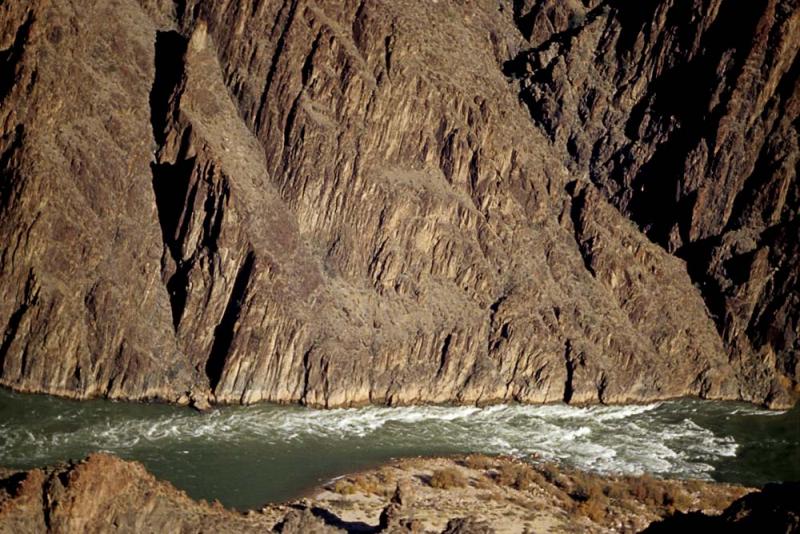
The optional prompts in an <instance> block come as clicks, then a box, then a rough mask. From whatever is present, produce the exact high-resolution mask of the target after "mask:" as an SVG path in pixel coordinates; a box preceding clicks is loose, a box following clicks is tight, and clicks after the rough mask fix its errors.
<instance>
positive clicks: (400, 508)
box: [0, 453, 800, 534]
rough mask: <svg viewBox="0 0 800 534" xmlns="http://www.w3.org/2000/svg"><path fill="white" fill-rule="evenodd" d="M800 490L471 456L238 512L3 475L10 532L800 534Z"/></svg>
mask: <svg viewBox="0 0 800 534" xmlns="http://www.w3.org/2000/svg"><path fill="white" fill-rule="evenodd" d="M242 483H243V484H246V483H247V481H246V480H243V481H242ZM797 489H798V485H797V484H794V485H790V484H784V485H783V486H768V487H767V488H766V489H764V490H763V491H758V490H754V489H752V488H744V487H741V486H735V485H728V484H717V483H709V482H701V481H695V480H689V481H678V480H659V479H655V478H653V477H649V476H641V477H635V476H625V477H604V476H599V475H594V474H591V473H585V472H580V471H575V470H570V469H559V468H556V467H555V466H553V465H550V464H535V463H534V464H531V463H526V462H521V461H519V460H516V459H513V458H506V457H490V456H483V455H470V456H461V457H453V458H413V459H405V460H398V461H395V462H391V463H389V464H387V465H384V466H381V467H378V468H375V469H371V470H367V471H364V472H361V473H357V474H353V475H348V476H344V477H341V478H338V479H336V480H333V481H331V482H330V483H328V484H325V485H324V486H321V487H319V488H316V489H314V490H313V491H310V492H309V493H308V495H307V496H306V497H305V498H302V499H298V500H296V501H293V502H290V503H285V504H274V505H273V504H270V505H266V506H264V507H263V508H261V509H259V510H250V511H246V512H238V511H234V510H229V509H226V508H224V507H223V506H221V505H220V504H219V503H207V502H205V501H195V500H192V499H191V498H190V497H188V496H187V495H186V494H185V493H184V492H182V491H181V490H178V489H176V488H174V487H173V486H172V485H171V484H169V483H167V482H163V481H159V480H157V479H156V478H155V477H154V476H153V475H151V474H150V473H148V472H147V471H146V470H145V468H144V467H143V466H142V465H141V464H139V463H137V462H130V461H125V460H121V459H119V458H117V457H114V456H111V455H108V454H102V453H98V454H93V455H91V456H89V457H88V458H87V459H85V460H83V461H81V462H77V463H73V464H69V465H59V466H54V467H49V468H45V469H32V470H30V471H27V472H13V471H10V470H0V532H3V533H5V532H8V533H11V532H14V533H17V534H21V533H27V532H107V531H110V530H113V531H115V532H166V531H175V532H178V531H180V532H219V531H225V532H266V531H274V532H283V533H298V534H299V533H308V532H330V533H334V532H397V533H402V532H418V533H423V532H425V533H427V532H446V533H449V534H455V533H463V534H466V533H492V532H498V533H512V532H514V533H516V532H518V533H523V532H597V533H601V532H639V531H642V530H644V529H646V528H648V527H649V528H650V529H651V530H652V531H654V532H661V531H664V530H663V529H664V528H668V527H669V526H670V525H671V524H678V523H677V522H681V523H680V524H681V525H682V526H684V527H686V526H687V525H688V526H689V527H691V526H692V525H699V524H705V525H707V526H710V527H713V526H714V525H715V524H716V525H717V526H722V525H725V526H727V527H728V528H730V529H735V528H739V527H742V526H743V525H746V524H747V521H750V520H753V519H752V518H753V517H756V518H757V520H758V521H759V524H760V525H761V526H764V527H765V528H766V529H767V530H764V529H761V530H760V531H761V532H772V531H773V530H770V529H771V528H773V527H775V528H777V527H776V526H781V525H784V526H786V527H787V528H788V530H787V529H784V530H782V531H780V530H774V531H775V532H778V531H780V532H790V531H791V528H798V527H800V509H798V505H797V504H796V503H794V502H793V501H792V500H791V497H790V496H791V495H792V494H793V493H794V492H796V491H797ZM767 493H768V494H769V495H768V498H766V497H764V496H765V495H767ZM725 510H727V511H725ZM720 513H722V515H719V514H720ZM759 514H760V515H759ZM700 522H706V523H700ZM714 522H718V524H717V523H714ZM658 529H662V530H658ZM666 531H669V530H666Z"/></svg>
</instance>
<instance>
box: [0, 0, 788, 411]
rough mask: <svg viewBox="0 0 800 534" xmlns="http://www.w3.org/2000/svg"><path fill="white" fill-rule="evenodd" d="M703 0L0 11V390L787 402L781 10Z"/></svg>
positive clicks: (300, 1) (177, 397) (148, 5)
mask: <svg viewBox="0 0 800 534" xmlns="http://www.w3.org/2000/svg"><path fill="white" fill-rule="evenodd" d="M705 3H709V2H705ZM705 3H703V2H699V1H698V2H695V4H697V5H694V4H693V7H691V8H677V7H675V6H673V3H672V2H669V1H666V0H664V1H661V2H652V1H651V2H645V3H643V4H642V6H643V7H625V6H623V5H619V6H617V5H616V3H615V2H604V3H602V4H601V3H597V2H591V1H589V2H584V3H579V2H564V3H562V2H513V3H512V2H504V1H499V2H498V1H496V0H475V1H468V0H461V1H455V0H454V1H441V2H423V1H392V2H388V1H378V0H363V1H354V0H348V1H335V2H334V1H325V0H285V1H275V2H233V3H229V2H195V1H191V0H190V1H187V2H174V3H173V2H167V1H163V0H141V1H138V2H137V1H135V0H115V1H113V2H103V3H95V4H91V5H87V4H86V3H85V2H71V1H69V0H59V1H56V2H45V1H43V0H34V1H32V2H26V3H19V2H15V3H6V4H4V5H3V6H2V7H0V25H1V26H2V28H3V33H2V41H0V69H2V73H3V76H2V80H3V81H2V82H1V83H0V100H1V104H0V125H1V126H2V138H0V172H2V189H0V192H1V193H2V194H1V195H0V202H1V203H0V243H2V249H1V250H0V277H2V282H3V283H2V285H1V286H0V324H2V325H5V330H4V332H3V337H2V344H1V345H0V383H2V384H3V385H6V386H10V387H13V388H15V389H19V390H24V391H42V392H48V393H57V394H61V395H68V396H73V397H80V398H85V397H91V396H109V397H113V398H129V399H148V398H158V399H164V400H169V401H176V402H195V404H197V405H198V406H203V405H205V404H206V403H207V402H208V401H209V400H210V401H212V402H224V403H239V402H243V403H250V402H256V401H261V400H269V401H279V402H298V401H299V402H304V403H307V404H312V405H318V406H339V405H351V404H360V403H367V402H378V403H392V404H400V403H413V402H445V401H456V402H464V403H474V402H496V401H503V400H512V399H513V400H519V401H524V402H550V401H562V400H563V401H567V402H628V401H648V400H653V399H658V398H665V397H672V396H679V395H701V396H705V397H709V398H744V399H748V400H754V401H758V402H762V401H766V402H770V403H772V404H773V405H776V406H780V405H786V404H788V403H790V402H791V394H790V392H791V390H792V388H793V387H794V385H795V384H796V383H797V378H798V376H797V367H796V360H797V358H796V354H797V338H796V333H797V317H798V315H797V310H798V307H797V299H798V294H797V290H796V289H797V260H796V256H797V255H796V252H797V250H796V249H797V246H798V245H797V239H796V237H797V223H796V212H797V205H798V201H797V199H798V194H797V185H796V172H795V167H796V161H797V146H796V145H797V137H796V117H797V91H796V90H795V89H794V87H795V86H794V85H793V84H795V83H796V78H797V77H796V56H797V54H796V51H797V46H796V45H797V25H798V24H797V20H798V16H797V9H796V7H797V6H796V5H795V4H794V3H792V2H790V1H771V2H757V4H758V6H760V7H758V9H756V8H755V7H753V8H752V9H753V10H761V9H762V7H763V10H762V11H763V13H762V11H758V13H757V14H758V17H751V18H754V19H758V20H760V21H761V22H759V23H756V22H754V21H752V20H750V19H748V21H749V22H748V23H747V24H745V26H746V27H741V28H737V29H738V30H739V31H738V33H737V36H736V38H735V39H738V40H737V41H736V42H735V43H732V44H730V43H728V42H727V41H725V40H724V39H723V38H722V37H720V35H721V34H722V33H725V32H723V30H722V29H719V30H714V28H716V26H715V25H717V24H723V23H725V24H728V22H725V21H729V19H730V17H727V18H726V17H725V16H724V15H725V13H727V11H725V10H730V9H731V6H730V5H729V4H732V2H730V1H729V2H716V3H715V2H710V3H711V4H713V6H710V7H708V6H706V7H708V9H705V7H703V6H705ZM701 4H702V6H701ZM718 4H721V6H720V5H718ZM762 4H763V6H762ZM676 5H677V4H676ZM754 5H755V4H754ZM764 6H766V7H764ZM701 7H703V9H701ZM711 8H713V9H711ZM704 9H705V10H704ZM748 9H751V8H749V7H748ZM673 12H674V15H671V13H673ZM754 13H755V11H754ZM692 14H693V15H692ZM667 15H669V16H667ZM678 15H680V17H678ZM690 15H691V16H690ZM692 16H693V17H694V18H691V17H692ZM676 17H678V18H677V19H676ZM681 17H683V18H681ZM686 17H688V18H686ZM684 19H686V20H689V21H690V22H685V20H684ZM653 20H655V21H656V22H658V23H659V24H656V23H654V22H653ZM719 21H722V22H719ZM686 26H688V27H690V28H692V29H691V31H689V30H682V33H681V32H678V31H677V30H675V28H679V27H680V28H683V27H686ZM723 26H724V25H723ZM751 26H752V27H751ZM643 28H647V29H646V30H645V29H643ZM650 28H652V29H650ZM709 28H711V29H709ZM724 28H727V26H724ZM712 30H713V31H712ZM709 32H710V33H709ZM684 33H686V35H684ZM689 34H691V35H689ZM695 34H696V35H695ZM726 35H727V34H726ZM603 36H605V37H603ZM755 37H757V38H758V39H755V41H753V39H754V38H755ZM726 39H727V38H726ZM740 41H741V42H740ZM751 41H753V42H754V43H755V44H751ZM745 42H746V43H747V47H745V46H744V44H742V43H745ZM709 43H711V44H709ZM712 44H713V46H711V45H712ZM690 45H691V46H690ZM740 45H741V46H740ZM626 47H627V48H626ZM745 48H746V50H745ZM729 49H732V50H734V52H735V53H733V52H731V53H728V52H726V51H727V50H729ZM595 50H597V51H598V52H597V53H595V52H594V51H595ZM748 54H749V55H748ZM740 56H742V57H743V58H745V59H742V58H740ZM592 58H594V60H593V61H594V63H592ZM696 58H700V59H696ZM746 58H750V59H746ZM637 61H638V63H637ZM743 62H744V63H746V64H747V65H753V67H752V68H751V67H748V68H747V69H744V68H741V66H740V64H744V63H743ZM684 64H686V65H689V66H688V67H683V68H684V70H686V69H688V71H690V72H692V73H695V72H699V73H700V74H702V75H704V76H706V77H708V78H713V79H714V80H717V81H718V83H717V85H714V86H713V87H714V89H713V90H712V89H711V88H707V87H706V85H708V84H706V85H703V86H702V87H701V89H702V91H700V92H699V93H698V94H694V93H692V98H691V99H688V100H687V102H686V107H685V108H684V107H680V104H681V102H682V101H683V100H681V99H679V98H677V97H676V96H675V95H674V94H672V93H671V92H670V91H668V90H667V89H662V88H661V87H662V85H663V84H664V83H666V82H661V81H660V80H661V79H662V77H663V76H662V74H663V73H664V72H666V71H667V70H669V68H671V67H675V68H677V66H679V65H684ZM757 66H763V68H757ZM734 71H735V72H734ZM793 73H794V74H793ZM710 83H711V82H709V84H710ZM595 86H596V87H595ZM708 87H711V86H710V85H708ZM520 94H521V95H522V97H523V98H522V100H520ZM592 95H594V96H592ZM758 95H763V96H758ZM587 99H588V100H587ZM665 99H666V100H665ZM712 101H713V102H712ZM586 102H589V104H586ZM708 102H712V103H713V106H711V107H710V108H708V111H706V107H707V106H706V104H707V103H708ZM701 104H702V105H701ZM703 106H706V107H703ZM717 109H719V110H720V111H719V112H717V111H714V110H717ZM722 110H727V111H725V113H722V112H721V111H722ZM631 121H634V122H636V121H638V122H636V127H633V126H631V127H628V123H631V124H632V122H631ZM681 121H683V122H681ZM686 121H690V122H688V123H687V122H686ZM691 121H694V122H691ZM695 126H697V127H698V128H699V129H700V130H702V132H700V131H699V130H698V131H697V132H695V130H696V129H697V128H695ZM604 132H607V133H604ZM690 133H691V135H689V134H690ZM695 134H696V135H695ZM673 138H674V139H677V140H672V139H673ZM597 139H599V140H597ZM671 140H672V141H671ZM689 140H697V143H696V144H694V145H691V146H690V147H689V148H687V150H685V151H683V152H681V151H677V149H670V148H669V146H668V147H666V148H665V147H664V146H663V145H670V146H671V145H676V146H680V147H688V146H689V144H690V143H689ZM592 147H598V148H597V149H596V150H595V149H593V148H592ZM703 147H705V148H703ZM762 153H763V154H762ZM614 154H621V155H620V156H619V157H616V159H615V158H612V157H611V156H613V155H614ZM663 154H666V155H663ZM687 154H688V155H687ZM623 156H624V157H623ZM673 156H674V157H673ZM678 156H681V157H683V156H686V158H684V159H681V158H680V157H678ZM609 158H610V159H609ZM687 158H688V159H687ZM664 161H666V163H663V162H664ZM683 161H686V162H701V161H702V162H707V163H703V164H702V165H701V164H699V163H698V164H697V165H694V164H692V165H690V163H686V164H684V163H680V165H679V162H683ZM659 162H662V163H659ZM759 162H760V163H759ZM689 167H691V169H690V170H691V172H688V171H687V172H685V173H682V171H681V172H679V170H680V169H683V168H689ZM653 169H655V171H654V170H653ZM662 171H663V172H662ZM662 175H663V176H667V175H668V178H665V179H664V180H662V179H661V177H662ZM648 177H651V178H652V179H649V178H648ZM668 179H669V180H672V182H671V183H673V184H677V185H676V186H675V187H677V191H678V192H677V193H676V195H678V196H677V197H676V199H674V203H676V207H674V209H673V208H671V207H669V206H666V207H664V206H662V207H659V208H658V209H656V208H654V206H655V205H656V204H657V203H654V202H655V201H654V200H653V199H654V198H656V197H654V196H653V194H651V193H650V192H649V191H650V189H649V188H650V187H651V185H652V184H658V185H657V186H653V187H654V188H656V190H657V191H669V192H671V191H672V189H673V186H672V185H664V183H663V182H664V181H665V180H668ZM648 180H649V181H648ZM645 183H647V188H646V189H644V190H643V189H642V187H643V184H645ZM761 184H767V185H768V187H767V186H764V187H761ZM658 188H660V189H658ZM642 191H645V193H642ZM701 191H702V194H701V193H700V192H701ZM657 198H659V199H660V198H661V196H658V197H657ZM670 198H671V197H670ZM684 199H693V200H684ZM697 199H701V200H702V202H701V201H700V200H697ZM669 202H673V200H669ZM687 202H690V203H691V202H694V204H692V206H693V207H692V209H691V210H687V209H683V208H680V209H679V207H677V204H680V206H684V204H686V203H687ZM688 205H689V204H686V206H688ZM637 206H638V207H637ZM658 206H661V204H658ZM662 208H663V209H662ZM693 214H694V215H693ZM670 217H672V218H670ZM651 219H652V220H651ZM754 221H755V222H754ZM673 228H676V230H673ZM662 230H664V231H662ZM651 239H652V240H653V241H654V242H651ZM701 250H702V251H705V252H704V253H701V252H700V251H701ZM676 256H677V257H676ZM734 257H735V258H734ZM730 258H734V260H732V261H729V260H730ZM736 258H738V259H736ZM706 260H707V261H706ZM740 260H741V261H740ZM684 261H688V264H687V263H685V262H684ZM734 264H735V265H734ZM745 264H746V265H745ZM687 265H688V267H687ZM740 267H741V268H740ZM734 270H735V271H736V275H735V276H734V275H733V274H731V273H732V272H733V271H734ZM712 282H713V283H712ZM714 284H717V285H718V286H719V287H717V286H714ZM696 286H699V287H700V288H699V289H698V287H696ZM709 310H710V312H709ZM712 314H715V315H712ZM715 319H716V322H715Z"/></svg>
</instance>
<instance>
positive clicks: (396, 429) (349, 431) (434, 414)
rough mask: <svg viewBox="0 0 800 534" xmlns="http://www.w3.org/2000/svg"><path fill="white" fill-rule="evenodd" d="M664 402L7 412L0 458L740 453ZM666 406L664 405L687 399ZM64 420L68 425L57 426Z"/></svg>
mask: <svg viewBox="0 0 800 534" xmlns="http://www.w3.org/2000/svg"><path fill="white" fill-rule="evenodd" d="M661 406H662V404H661V403H655V404H646V405H632V406H594V407H573V406H567V405H544V406H541V405H540V406H534V405H508V404H506V405H496V406H491V407H486V408H478V407H474V406H464V407H446V406H416V407H403V408H385V407H364V408H349V409H335V410H312V409H304V408H299V407H274V406H264V405H261V406H253V407H247V408H224V409H219V410H215V411H214V412H212V413H210V414H197V413H194V412H190V411H187V410H174V411H171V412H170V413H163V412H162V413H161V414H159V415H157V416H155V417H146V416H140V417H138V418H128V419H125V418H123V417H119V416H115V415H114V413H115V412H113V410H108V411H107V412H104V413H103V414H101V415H102V416H98V415H97V414H95V415H93V416H92V417H89V413H88V412H87V414H86V415H85V416H84V414H83V413H79V412H78V411H76V412H73V413H71V414H59V415H57V416H53V417H52V419H51V420H50V421H48V422H47V424H43V425H41V426H40V427H38V428H36V429H31V428H26V427H21V426H20V427H14V426H13V425H11V426H9V424H10V423H6V422H2V421H0V463H3V462H5V463H12V464H13V463H17V462H18V461H19V460H24V461H26V462H29V461H31V459H32V458H35V459H40V458H41V459H43V460H46V461H52V460H50V459H51V458H53V459H62V457H60V456H59V455H63V454H65V451H79V450H83V449H86V450H97V449H102V450H108V451H112V452H115V451H116V452H123V453H130V454H129V456H135V451H136V450H137V449H138V448H140V447H145V446H147V447H151V448H152V447H164V448H183V447H184V446H185V445H188V444H192V443H199V442H207V443H213V444H229V445H230V446H231V447H235V446H236V445H237V444H239V443H250V444H256V445H257V446H260V447H285V446H286V444H293V446H294V445H296V446H298V447H302V446H305V445H306V444H308V443H315V442H317V441H323V442H326V443H332V444H335V443H337V442H342V443H343V445H346V446H354V447H355V446H357V447H361V448H373V449H374V448H381V447H385V448H389V449H392V450H394V449H397V448H401V449H402V447H408V448H410V449H413V450H414V451H415V454H416V453H417V452H418V451H425V450H436V451H440V450H452V451H453V452H456V451H479V452H487V453H503V454H513V455H519V456H527V455H537V456H541V457H544V458H551V459H562V460H564V461H568V462H569V463H571V464H573V465H575V466H577V467H581V468H585V469H592V470H595V471H600V472H607V473H611V472H614V473H641V472H650V473H655V474H676V475H680V476H696V477H703V476H707V473H709V472H711V471H712V470H713V467H712V464H713V462H714V461H715V460H717V459H719V458H723V457H732V456H735V455H736V452H737V448H738V446H737V444H736V442H735V441H734V440H733V439H732V438H730V437H727V436H718V435H715V434H714V433H713V432H712V431H711V430H709V429H706V428H704V427H702V426H701V425H700V424H698V423H696V422H694V421H692V420H691V419H689V418H684V419H683V420H676V421H677V422H674V423H670V424H667V423H665V422H664V420H663V419H660V417H662V416H659V415H658V414H659V412H660V411H659V408H660V407H661ZM666 408H667V409H666V411H667V412H670V411H672V412H674V411H675V410H681V409H682V408H681V407H680V406H679V407H677V408H675V407H674V406H673V405H669V406H667V407H666ZM692 408H693V406H689V407H687V408H686V409H685V410H683V413H687V412H691V410H692ZM694 408H695V409H696V407H694ZM662 411H663V410H662ZM729 413H730V412H729ZM758 413H761V412H758ZM78 416H80V417H78ZM83 418H85V421H84V419H83ZM53 421H57V422H58V424H51V423H52V422H53ZM62 424H63V425H70V426H71V428H70V429H69V430H60V429H59V428H60V425H62ZM79 424H80V425H81V426H79V427H77V428H75V425H79ZM48 429H49V430H48ZM54 429H56V430H54ZM69 454H73V453H72V452H69ZM43 463H46V462H43Z"/></svg>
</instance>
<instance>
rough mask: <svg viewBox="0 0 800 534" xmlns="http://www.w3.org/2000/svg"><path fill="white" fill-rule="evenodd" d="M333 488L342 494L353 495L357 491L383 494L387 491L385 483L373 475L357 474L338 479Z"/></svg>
mask: <svg viewBox="0 0 800 534" xmlns="http://www.w3.org/2000/svg"><path fill="white" fill-rule="evenodd" d="M331 490H332V491H334V492H336V493H338V494H340V495H353V494H356V493H366V494H370V493H371V494H374V495H383V494H384V493H385V485H384V484H381V483H380V482H379V481H378V480H377V479H376V478H375V477H373V476H369V475H356V476H354V477H348V478H342V479H339V480H337V481H336V482H334V484H333V487H332V488H331Z"/></svg>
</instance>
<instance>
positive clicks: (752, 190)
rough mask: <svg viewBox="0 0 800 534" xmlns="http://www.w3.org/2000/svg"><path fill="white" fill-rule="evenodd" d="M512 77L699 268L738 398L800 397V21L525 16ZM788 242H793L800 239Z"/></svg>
mask: <svg viewBox="0 0 800 534" xmlns="http://www.w3.org/2000/svg"><path fill="white" fill-rule="evenodd" d="M519 6H520V8H519V12H518V13H517V20H518V24H519V26H520V28H521V30H522V31H523V32H526V33H528V34H529V35H530V44H531V46H532V48H530V49H528V50H525V51H523V52H522V53H520V55H518V56H517V57H516V58H515V59H514V60H513V61H511V62H509V63H508V64H507V72H509V74H511V75H512V76H514V77H516V78H519V79H520V83H521V96H522V98H523V99H524V100H525V102H526V104H527V105H528V108H529V111H530V114H531V117H532V119H533V120H534V122H535V123H536V124H537V125H538V126H539V128H540V129H541V130H542V131H544V132H545V133H546V134H547V135H548V136H549V137H550V139H551V140H552V141H553V142H554V145H555V149H556V152H557V153H559V154H560V156H561V159H562V161H564V163H565V164H566V165H567V166H568V167H569V168H570V169H571V170H572V171H573V172H574V173H577V174H581V175H584V174H585V175H587V176H588V177H589V179H590V180H591V181H592V182H594V183H595V184H596V185H597V186H598V187H599V188H600V190H601V191H602V192H603V193H604V195H605V196H606V198H608V199H609V200H610V201H611V202H612V203H613V204H614V205H615V206H616V207H617V208H618V209H619V210H620V211H621V212H622V213H623V214H624V215H625V216H626V217H628V218H630V219H631V220H633V221H634V222H635V223H636V224H637V225H638V226H639V228H641V229H642V231H643V232H644V233H646V234H647V236H648V237H650V239H652V240H653V241H655V242H656V243H658V244H660V245H661V246H662V247H664V248H665V249H666V250H667V251H669V252H671V253H674V254H675V255H677V256H678V257H680V258H682V259H684V260H685V261H686V262H687V268H688V272H689V274H690V276H691V277H692V280H693V282H694V283H695V285H697V287H699V288H700V290H701V291H702V294H703V298H704V301H705V304H706V306H707V307H708V309H709V311H710V313H711V314H712V317H713V318H714V319H715V323H716V327H717V330H718V332H719V334H720V336H721V337H722V340H723V342H724V343H725V345H726V348H727V350H728V353H729V358H730V360H731V362H732V364H733V366H734V367H735V369H736V372H737V374H738V375H739V377H740V378H739V380H738V381H737V382H738V388H739V389H740V393H739V395H740V396H742V397H743V398H745V399H749V400H756V401H762V400H763V401H766V402H767V403H771V404H773V405H776V406H785V405H787V404H790V403H791V399H790V395H789V391H791V390H792V388H796V387H797V383H798V381H800V367H798V361H800V360H799V358H798V354H800V341H798V324H799V323H798V318H799V317H800V298H799V297H798V292H797V287H798V276H799V273H800V267H799V265H800V264H798V260H797V258H798V255H797V254H796V247H797V243H798V241H799V240H798V235H800V229H799V228H798V222H797V221H798V219H797V215H798V208H800V190H799V189H798V185H797V183H798V182H797V165H798V159H799V157H800V147H799V146H798V138H800V136H798V131H797V118H798V115H799V114H800V91H799V90H798V73H800V61H799V60H798V49H800V25H798V20H800V19H799V18H798V17H800V10H799V9H798V3H797V1H796V0H770V1H764V2H751V3H748V4H747V6H745V7H744V8H743V7H742V6H741V5H740V4H739V3H737V2H735V1H733V0H697V1H693V2H680V1H672V0H663V1H657V2H656V1H653V2H642V3H638V4H637V5H636V6H632V5H628V4H627V3H625V2H616V1H612V2H584V3H583V5H581V4H580V3H579V2H561V1H555V0H552V1H551V0H544V1H539V2H521V3H520V4H519ZM790 236H791V237H790Z"/></svg>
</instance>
